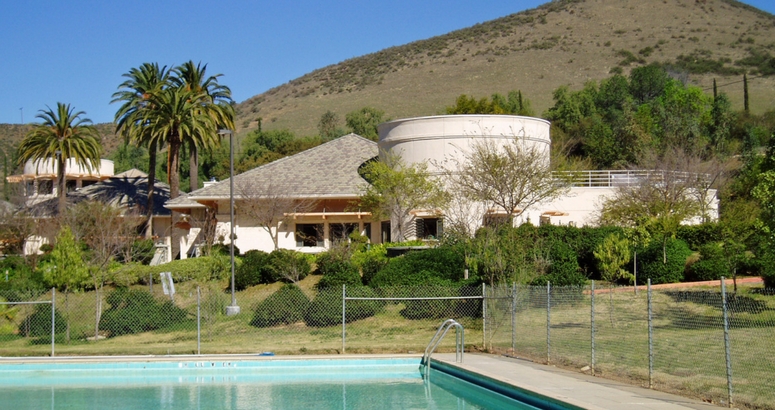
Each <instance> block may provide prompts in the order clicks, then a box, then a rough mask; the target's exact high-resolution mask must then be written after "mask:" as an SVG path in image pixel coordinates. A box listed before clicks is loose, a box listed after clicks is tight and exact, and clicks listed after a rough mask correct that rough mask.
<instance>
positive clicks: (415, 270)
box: [369, 246, 465, 287]
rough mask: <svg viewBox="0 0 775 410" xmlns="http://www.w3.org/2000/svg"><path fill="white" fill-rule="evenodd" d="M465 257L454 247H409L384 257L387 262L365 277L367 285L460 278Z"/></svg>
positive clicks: (405, 284) (380, 285) (413, 283)
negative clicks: (369, 279) (387, 258)
mask: <svg viewBox="0 0 775 410" xmlns="http://www.w3.org/2000/svg"><path fill="white" fill-rule="evenodd" d="M464 270H465V259H464V258H463V253H462V252H460V250H459V249H458V248H457V247H451V246H440V247H438V248H431V249H425V250H420V251H412V252H409V253H407V254H405V255H403V256H399V257H397V258H392V259H390V260H388V263H387V265H385V267H384V268H383V269H382V270H380V271H379V272H378V273H377V274H376V275H374V277H373V278H372V279H371V281H369V285H370V286H375V287H384V286H416V285H425V284H430V283H432V282H433V281H434V280H435V279H439V280H443V281H451V282H456V281H460V280H462V279H463V276H464Z"/></svg>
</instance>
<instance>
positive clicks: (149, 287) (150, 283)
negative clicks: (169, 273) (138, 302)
mask: <svg viewBox="0 0 775 410" xmlns="http://www.w3.org/2000/svg"><path fill="white" fill-rule="evenodd" d="M148 291H149V292H151V294H152V295H153V273H149V274H148Z"/></svg>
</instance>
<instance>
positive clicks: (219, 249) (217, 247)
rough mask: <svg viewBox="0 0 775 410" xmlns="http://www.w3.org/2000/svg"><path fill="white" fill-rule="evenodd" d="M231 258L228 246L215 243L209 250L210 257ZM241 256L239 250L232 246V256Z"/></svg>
mask: <svg viewBox="0 0 775 410" xmlns="http://www.w3.org/2000/svg"><path fill="white" fill-rule="evenodd" d="M248 252H250V251H248ZM218 255H221V256H231V249H230V248H229V245H228V244H223V243H216V244H213V247H212V248H210V256H218ZM237 255H242V254H241V253H240V251H239V248H238V247H237V246H236V245H235V246H234V256H237Z"/></svg>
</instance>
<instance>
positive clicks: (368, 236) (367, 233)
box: [363, 222, 371, 242]
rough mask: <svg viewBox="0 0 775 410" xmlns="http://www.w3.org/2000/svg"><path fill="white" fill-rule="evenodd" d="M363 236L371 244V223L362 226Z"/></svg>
mask: <svg viewBox="0 0 775 410" xmlns="http://www.w3.org/2000/svg"><path fill="white" fill-rule="evenodd" d="M363 235H364V236H365V237H366V239H368V240H369V242H371V222H366V223H365V224H363Z"/></svg>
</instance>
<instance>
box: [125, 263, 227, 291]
mask: <svg viewBox="0 0 775 410" xmlns="http://www.w3.org/2000/svg"><path fill="white" fill-rule="evenodd" d="M160 272H172V278H173V280H174V281H175V283H178V282H186V281H196V282H200V283H203V282H210V281H213V280H225V279H226V278H228V277H230V275H231V264H230V261H229V258H228V257H226V256H221V255H217V256H202V257H199V258H189V259H180V260H175V261H172V262H169V263H165V264H163V265H156V266H146V265H139V264H134V263H133V264H129V265H125V266H123V267H121V268H119V269H117V270H116V271H115V272H112V273H111V280H112V281H113V283H114V284H116V285H117V286H122V287H126V286H131V285H135V284H138V283H142V284H147V283H148V280H149V279H148V277H149V276H153V281H154V283H156V282H158V281H159V273H160ZM235 275H236V274H235Z"/></svg>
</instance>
